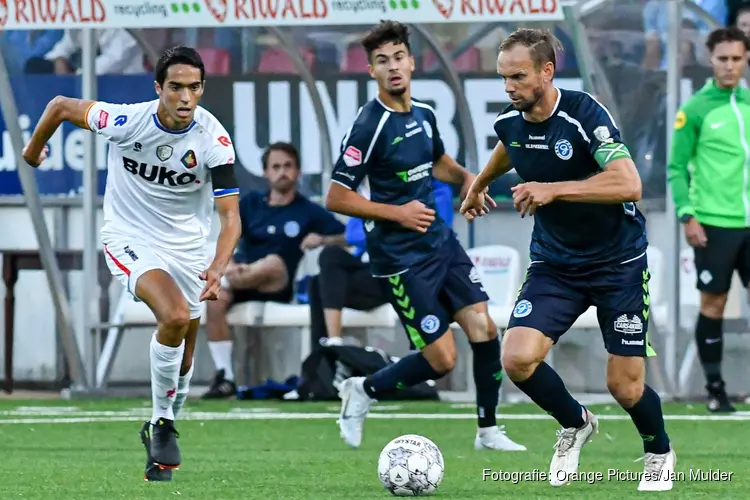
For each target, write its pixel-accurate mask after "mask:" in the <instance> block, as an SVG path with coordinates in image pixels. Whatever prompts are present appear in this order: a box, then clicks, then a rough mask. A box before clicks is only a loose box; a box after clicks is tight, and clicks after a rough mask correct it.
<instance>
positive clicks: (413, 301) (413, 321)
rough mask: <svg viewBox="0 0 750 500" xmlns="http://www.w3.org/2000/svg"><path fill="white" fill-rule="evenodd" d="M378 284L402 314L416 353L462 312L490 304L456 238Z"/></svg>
mask: <svg viewBox="0 0 750 500" xmlns="http://www.w3.org/2000/svg"><path fill="white" fill-rule="evenodd" d="M378 281H379V282H380V284H381V286H383V289H384V291H385V295H386V297H388V300H389V302H390V303H391V305H392V306H393V308H394V309H395V310H396V312H397V313H398V317H399V319H400V320H401V324H402V325H404V329H405V330H406V333H407V335H408V336H409V342H410V344H411V347H412V349H419V350H421V349H424V348H425V347H426V346H428V345H430V344H431V343H433V342H435V341H436V340H437V339H439V338H440V337H441V336H442V335H443V334H444V333H445V332H447V331H448V328H449V327H450V324H451V323H452V322H453V316H454V315H455V314H456V312H458V311H459V310H461V309H463V308H464V307H467V306H472V305H474V304H479V303H482V302H487V301H488V300H489V299H488V297H487V294H486V293H485V291H484V287H483V286H482V283H481V280H480V279H479V274H478V273H477V271H476V269H475V268H474V264H473V263H472V261H471V259H470V258H469V256H468V255H466V251H465V250H464V249H463V247H462V246H461V243H459V241H458V238H456V236H455V234H454V235H452V236H451V238H449V239H448V241H446V242H445V244H444V245H441V246H440V248H437V249H436V250H435V252H434V253H433V254H432V255H430V257H429V258H428V259H426V260H424V261H422V262H420V263H419V264H417V265H415V266H412V267H411V268H409V269H407V270H406V271H405V272H403V273H401V274H398V275H395V276H391V277H388V278H379V279H378Z"/></svg>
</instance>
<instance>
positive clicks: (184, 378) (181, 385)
mask: <svg viewBox="0 0 750 500" xmlns="http://www.w3.org/2000/svg"><path fill="white" fill-rule="evenodd" d="M194 370H195V359H193V362H192V363H190V369H189V370H188V372H187V373H186V374H185V375H180V378H179V380H178V381H177V395H176V396H175V398H174V403H172V412H173V413H174V418H177V415H179V413H180V410H182V407H183V406H184V405H185V400H186V399H187V397H188V393H189V392H190V379H191V378H193V371H194Z"/></svg>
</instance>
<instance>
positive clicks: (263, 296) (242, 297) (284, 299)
mask: <svg viewBox="0 0 750 500" xmlns="http://www.w3.org/2000/svg"><path fill="white" fill-rule="evenodd" d="M231 293H232V302H231V304H232V305H235V304H241V303H243V302H281V303H282V304H288V303H289V302H291V301H292V298H293V297H294V290H293V289H292V287H291V286H288V287H286V288H285V289H283V290H282V291H280V292H276V293H263V292H259V291H257V290H232V291H231Z"/></svg>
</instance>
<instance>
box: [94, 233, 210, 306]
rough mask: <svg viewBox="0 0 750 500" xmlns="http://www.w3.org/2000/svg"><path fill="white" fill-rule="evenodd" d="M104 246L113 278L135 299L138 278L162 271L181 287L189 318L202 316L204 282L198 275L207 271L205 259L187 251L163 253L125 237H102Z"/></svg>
mask: <svg viewBox="0 0 750 500" xmlns="http://www.w3.org/2000/svg"><path fill="white" fill-rule="evenodd" d="M103 243H104V254H105V255H106V256H107V259H106V260H107V265H108V266H109V270H110V271H111V272H112V276H114V277H115V278H117V279H118V280H119V281H120V283H122V284H123V286H124V287H125V289H126V290H127V291H128V292H130V294H131V295H132V296H133V297H134V298H135V299H136V300H140V299H138V297H136V295H135V287H136V284H137V283H138V278H140V277H141V276H142V275H143V274H145V273H146V272H148V271H151V270H153V269H161V270H163V271H165V272H166V273H167V274H169V275H170V276H171V277H172V278H173V279H174V280H175V282H176V283H177V286H179V287H180V291H181V292H182V295H183V297H185V300H186V301H187V303H188V307H190V319H196V318H200V317H201V314H202V312H203V307H202V306H201V302H200V295H201V291H203V287H204V286H205V283H204V282H203V280H201V279H200V277H199V276H200V273H202V272H203V271H205V269H206V258H205V256H203V255H200V256H197V258H196V256H191V255H190V253H189V252H184V251H172V250H165V249H164V248H158V247H155V246H153V245H148V244H144V243H143V242H141V241H138V239H137V238H133V237H127V236H121V237H114V238H112V237H105V238H103Z"/></svg>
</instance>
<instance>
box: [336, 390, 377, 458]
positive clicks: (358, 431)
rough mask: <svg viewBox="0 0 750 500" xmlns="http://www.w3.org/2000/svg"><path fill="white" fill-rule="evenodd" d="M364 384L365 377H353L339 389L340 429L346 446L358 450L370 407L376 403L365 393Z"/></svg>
mask: <svg viewBox="0 0 750 500" xmlns="http://www.w3.org/2000/svg"><path fill="white" fill-rule="evenodd" d="M364 382H365V377H351V378H348V379H346V380H344V381H343V382H342V383H341V385H340V387H339V397H340V398H341V413H340V415H339V420H338V424H339V429H340V430H341V437H342V438H344V441H345V442H346V444H348V445H349V446H351V447H353V448H358V447H359V445H360V444H362V427H363V426H364V423H365V418H366V417H367V413H368V412H369V411H370V406H371V405H372V404H373V403H374V402H375V400H374V399H372V398H371V397H370V396H368V395H367V394H366V393H365V388H364Z"/></svg>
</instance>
